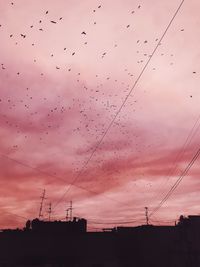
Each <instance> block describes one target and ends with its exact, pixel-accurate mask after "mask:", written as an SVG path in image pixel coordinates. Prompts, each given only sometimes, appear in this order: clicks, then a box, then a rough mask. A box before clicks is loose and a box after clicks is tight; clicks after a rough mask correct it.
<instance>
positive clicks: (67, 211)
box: [66, 208, 69, 222]
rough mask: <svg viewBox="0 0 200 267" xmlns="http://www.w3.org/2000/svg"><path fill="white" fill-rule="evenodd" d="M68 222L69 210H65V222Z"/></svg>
mask: <svg viewBox="0 0 200 267" xmlns="http://www.w3.org/2000/svg"><path fill="white" fill-rule="evenodd" d="M68 221H69V208H68V209H66V222H68Z"/></svg>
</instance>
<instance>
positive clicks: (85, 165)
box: [54, 0, 185, 209]
mask: <svg viewBox="0 0 200 267" xmlns="http://www.w3.org/2000/svg"><path fill="white" fill-rule="evenodd" d="M184 1H185V0H182V1H181V3H180V4H179V6H178V8H177V9H176V11H175V13H174V15H173V16H172V18H171V20H170V22H169V23H168V25H167V27H166V29H165V31H164V32H163V34H162V36H161V37H160V39H159V41H158V43H157V45H156V47H155V48H154V50H153V52H152V54H151V56H150V57H149V59H148V60H147V62H146V64H145V65H144V67H143V68H142V70H141V72H140V74H139V76H138V77H137V79H136V81H135V83H134V84H133V86H132V88H131V89H130V91H129V93H128V94H127V95H126V97H125V99H124V101H123V102H122V104H121V106H120V107H119V109H118V111H117V112H116V114H115V116H114V117H113V119H112V120H111V122H110V123H109V125H108V127H107V129H106V130H105V132H104V133H103V135H102V136H101V138H100V140H99V141H98V142H97V144H96V145H95V147H94V149H93V151H92V153H91V155H90V156H89V158H88V159H87V160H86V161H85V163H84V164H83V166H82V168H81V170H80V172H79V173H78V174H77V176H75V177H74V179H73V181H72V182H71V183H70V185H69V186H68V187H67V189H66V190H65V192H64V193H63V195H62V196H61V197H60V199H59V200H58V201H57V202H56V204H55V205H54V209H55V208H56V207H57V206H58V204H59V203H60V202H61V201H62V200H63V199H64V197H65V196H66V194H67V193H68V192H69V190H70V189H71V187H72V185H74V184H75V183H76V182H77V180H78V179H79V177H80V176H81V175H82V174H83V173H84V170H85V168H86V167H87V165H88V163H89V162H90V161H91V159H92V158H93V156H94V154H95V152H96V151H97V149H98V148H99V146H100V145H101V143H102V142H103V140H104V138H105V136H106V134H107V133H108V131H109V129H110V128H111V127H112V125H113V123H114V122H115V120H116V118H117V117H118V115H119V113H120V112H121V110H122V108H123V107H124V105H125V104H126V102H127V100H128V98H129V97H130V95H131V94H132V92H133V91H134V89H135V87H136V85H137V84H138V82H139V80H140V78H141V77H142V75H143V73H144V72H145V70H146V68H147V66H148V65H149V63H150V62H151V60H152V58H153V56H154V54H155V53H156V51H157V49H158V47H159V45H160V44H161V42H162V40H163V38H164V37H165V35H166V33H167V32H168V30H169V28H170V26H171V24H172V22H173V21H174V19H175V17H176V16H177V14H178V12H179V10H180V9H181V7H182V5H183V3H184Z"/></svg>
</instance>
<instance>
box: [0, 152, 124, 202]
mask: <svg viewBox="0 0 200 267" xmlns="http://www.w3.org/2000/svg"><path fill="white" fill-rule="evenodd" d="M0 155H1V157H4V158H6V159H8V160H11V161H13V162H15V163H17V164H20V165H22V166H24V167H26V168H29V169H32V170H34V171H36V172H38V173H40V174H43V175H47V176H49V177H52V178H56V179H58V180H61V181H63V182H64V183H66V182H67V181H66V180H65V179H63V178H62V177H59V176H57V175H54V174H50V173H48V172H45V171H41V170H40V169H38V168H36V167H32V166H30V165H29V164H27V163H24V162H22V161H20V160H16V159H13V158H11V157H9V156H7V155H5V154H3V153H0ZM72 186H74V187H77V188H79V189H81V190H83V191H86V192H88V193H90V194H93V195H98V194H99V192H96V191H93V190H90V189H87V188H85V187H82V186H79V185H72ZM103 197H104V198H106V199H109V200H112V201H114V202H117V203H119V204H123V205H124V204H125V203H123V202H121V201H119V200H116V199H113V198H111V197H108V196H105V195H104V196H103Z"/></svg>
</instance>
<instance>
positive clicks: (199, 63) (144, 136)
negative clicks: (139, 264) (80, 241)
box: [0, 0, 200, 228]
mask: <svg viewBox="0 0 200 267" xmlns="http://www.w3.org/2000/svg"><path fill="white" fill-rule="evenodd" d="M179 5H180V0H162V1H159V0H141V1H135V0H115V1H114V0H101V1H96V0H83V1H80V0H57V1H54V0H43V1H39V0H13V2H10V1H5V0H0V14H1V16H0V64H1V65H0V215H1V218H0V228H6V227H12V228H13V227H22V226H23V225H24V223H25V221H26V218H27V219H28V218H30V219H32V218H35V217H37V216H38V211H39V205H40V196H41V194H42V190H43V189H46V197H47V199H46V200H45V203H44V209H43V215H44V218H46V217H47V216H48V215H47V210H48V204H49V203H50V202H51V203H52V209H53V212H52V218H53V219H64V218H65V214H66V209H67V208H68V206H69V201H70V200H72V201H73V208H74V210H73V213H74V216H80V217H84V218H86V219H88V220H89V224H90V225H89V226H90V227H93V228H100V227H101V226H106V224H105V223H108V225H110V226H115V225H118V224H119V223H122V224H123V222H129V221H133V223H132V224H128V225H139V224H142V223H145V210H144V207H149V212H150V213H151V211H153V210H154V208H155V207H156V206H157V205H158V204H159V202H160V201H161V200H162V199H163V197H164V196H165V194H166V193H167V192H168V191H169V189H170V188H171V186H172V185H173V184H174V182H175V181H176V180H177V178H178V177H179V175H180V174H181V172H182V171H183V170H184V169H185V167H186V166H187V165H188V163H189V162H190V160H191V159H192V157H193V156H194V155H195V153H196V151H197V150H198V148H199V126H200V119H199V116H200V109H199V106H200V105H199V103H200V93H199V84H200V46H199V42H200V37H199V36H200V16H199V10H200V2H199V1H198V0H190V1H189V0H186V1H185V2H184V4H183V5H182V7H181V9H180V10H179V12H178V14H177V16H176V18H175V19H174V21H173V23H172V24H171V26H170V28H169V30H168V31H167V34H166V35H165V37H164V39H163V40H162V42H161V44H160V45H159V46H158V49H157V51H156V53H155V54H154V55H153V57H152V58H151V61H150V62H149V64H148V66H147V68H146V69H145V71H144V73H143V75H142V76H141V78H140V79H139V81H138V83H137V85H136V86H135V88H134V89H133V91H132V93H131V95H130V96H129V97H128V99H127V101H126V103H125V105H124V106H123V107H122V109H121V111H120V113H119V114H118V116H117V117H116V119H115V121H114V123H113V125H112V126H111V127H110V128H109V130H108V127H109V125H110V123H111V121H112V120H113V118H114V116H115V115H116V112H118V111H119V109H120V107H121V106H122V103H123V101H124V99H125V98H126V96H127V95H128V94H129V92H130V90H131V89H132V88H133V85H134V83H135V81H136V80H137V78H138V76H139V75H140V73H141V70H142V68H143V67H144V65H145V64H146V62H147V61H148V59H149V58H150V57H151V54H152V52H153V50H154V49H155V47H156V45H157V44H158V43H159V40H160V38H161V36H162V34H163V33H164V31H165V29H166V28H167V26H168V24H169V22H170V20H171V19H172V17H173V15H174V13H175V12H176V10H177V8H178V6H179ZM107 130H108V131H107ZM105 132H106V135H105ZM103 135H105V137H104V138H103V141H102V142H101V144H100V145H98V144H99V140H101V138H102V136H103ZM94 150H95V152H94ZM199 163H200V161H199V159H198V160H197V161H196V162H195V163H194V165H193V166H192V168H191V169H190V171H189V173H188V174H187V175H186V176H185V177H184V178H183V180H182V182H181V183H180V185H179V186H178V188H177V189H176V190H175V191H174V193H173V194H172V196H171V197H170V198H169V199H168V200H167V201H166V202H165V203H164V205H163V206H162V207H161V208H160V209H159V210H158V212H156V213H155V214H153V215H152V217H151V223H154V224H169V223H173V222H174V221H175V220H177V219H178V217H179V216H180V215H181V214H183V215H188V214H200V205H199V203H200V194H199V190H200V179H199V175H200V168H199ZM70 183H72V185H71V186H70ZM20 216H21V217H20ZM112 222H113V224H111V223H112Z"/></svg>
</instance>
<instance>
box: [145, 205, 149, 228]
mask: <svg viewBox="0 0 200 267" xmlns="http://www.w3.org/2000/svg"><path fill="white" fill-rule="evenodd" d="M145 217H146V225H149V214H148V207H145Z"/></svg>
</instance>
